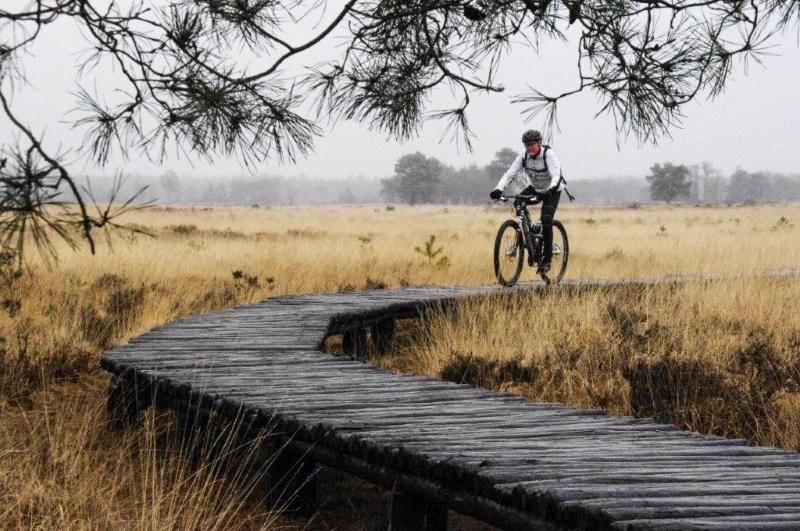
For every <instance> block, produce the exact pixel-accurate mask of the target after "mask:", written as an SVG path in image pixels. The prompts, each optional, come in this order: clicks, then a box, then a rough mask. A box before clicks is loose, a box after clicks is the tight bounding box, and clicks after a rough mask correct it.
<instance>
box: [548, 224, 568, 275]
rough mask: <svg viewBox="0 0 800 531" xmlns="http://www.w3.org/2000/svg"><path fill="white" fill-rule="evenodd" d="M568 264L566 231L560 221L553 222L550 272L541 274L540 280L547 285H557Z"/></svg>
mask: <svg viewBox="0 0 800 531" xmlns="http://www.w3.org/2000/svg"><path fill="white" fill-rule="evenodd" d="M568 262H569V240H568V239H567V230H566V229H565V228H564V225H562V224H561V222H560V221H558V220H554V221H553V260H552V262H550V271H549V272H548V273H547V274H543V275H542V278H543V279H544V281H545V282H547V283H548V284H558V283H559V282H561V279H562V278H563V277H564V272H565V271H566V270H567V263H568Z"/></svg>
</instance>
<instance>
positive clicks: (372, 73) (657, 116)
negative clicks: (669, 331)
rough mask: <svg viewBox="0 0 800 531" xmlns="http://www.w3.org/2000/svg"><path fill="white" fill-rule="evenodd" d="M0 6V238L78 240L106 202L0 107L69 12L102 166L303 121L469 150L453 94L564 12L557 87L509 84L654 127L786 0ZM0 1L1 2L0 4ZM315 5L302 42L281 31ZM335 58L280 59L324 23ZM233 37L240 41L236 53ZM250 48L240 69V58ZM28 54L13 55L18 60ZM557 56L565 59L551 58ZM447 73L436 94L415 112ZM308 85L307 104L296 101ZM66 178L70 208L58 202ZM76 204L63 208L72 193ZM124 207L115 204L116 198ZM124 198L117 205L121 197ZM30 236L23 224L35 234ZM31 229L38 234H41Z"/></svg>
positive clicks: (107, 213)
mask: <svg viewBox="0 0 800 531" xmlns="http://www.w3.org/2000/svg"><path fill="white" fill-rule="evenodd" d="M17 3H18V4H19V5H22V7H20V8H18V9H12V8H8V7H0V103H1V104H2V110H3V111H4V112H5V114H6V116H7V117H8V119H9V120H10V122H11V123H12V124H13V126H14V127H15V128H16V129H17V130H18V133H19V136H20V138H21V141H20V142H21V143H20V145H19V146H16V147H4V148H3V155H2V159H3V160H2V163H0V216H2V218H1V219H0V237H2V242H3V245H4V246H9V245H12V244H13V243H14V242H16V245H18V246H19V245H21V242H22V241H23V238H24V235H25V233H26V231H28V230H33V234H34V236H35V235H36V234H37V232H36V231H38V234H39V236H38V238H39V241H42V238H45V239H46V238H47V234H49V233H50V231H55V233H56V234H58V235H60V236H62V237H64V238H67V239H68V241H73V242H74V241H75V240H72V239H70V238H71V235H72V234H74V233H75V232H76V231H75V230H74V229H73V227H75V228H77V233H78V234H80V235H82V236H83V237H84V238H85V239H86V240H87V241H88V242H89V244H90V246H92V248H94V236H93V234H94V231H96V230H97V229H100V228H107V227H108V226H110V225H111V224H112V223H113V220H114V219H116V216H117V215H118V214H119V213H120V209H119V208H104V209H100V210H98V211H96V212H95V211H93V210H91V208H90V206H89V200H90V197H89V195H88V194H87V193H86V190H83V189H82V188H81V187H80V186H78V184H77V183H76V182H75V179H74V178H73V177H72V175H71V174H70V172H69V171H68V164H67V163H66V162H65V160H66V159H65V155H66V154H65V153H58V152H53V151H52V150H51V149H50V148H49V147H48V146H45V145H44V143H43V141H42V139H41V138H40V137H37V136H36V135H35V134H34V133H33V132H32V129H31V128H30V127H29V126H27V125H26V123H25V121H24V120H23V118H22V117H20V116H18V115H17V114H16V111H15V110H14V108H13V105H12V103H13V101H12V95H13V91H14V87H15V85H17V84H18V82H19V81H21V80H22V79H24V62H25V60H26V59H29V58H26V56H25V55H24V53H23V52H24V51H25V50H26V49H27V48H28V47H30V46H32V45H33V43H35V41H36V40H37V39H38V38H39V37H40V36H41V35H42V34H43V32H45V31H47V30H48V26H50V25H51V24H53V23H54V22H55V21H56V20H71V21H72V22H73V23H74V24H76V25H77V26H78V27H79V28H80V29H81V34H82V35H83V36H84V37H85V39H87V40H88V45H89V48H90V50H91V52H90V53H89V55H88V56H87V57H85V58H84V60H83V61H82V63H81V65H80V66H81V68H82V69H83V70H84V71H85V73H86V74H88V73H91V72H92V71H93V69H94V68H95V67H96V65H97V64H98V63H100V62H101V61H110V62H112V63H113V64H114V65H115V67H116V71H117V72H118V73H119V79H118V80H117V81H118V83H119V84H118V86H117V91H116V92H115V94H117V95H120V94H121V95H122V98H121V99H119V98H117V100H118V101H116V102H115V103H113V104H106V103H104V99H103V98H102V97H100V96H98V95H94V94H90V93H89V92H88V91H85V90H79V91H78V92H77V101H76V107H77V109H78V110H80V111H81V112H82V114H81V115H80V116H78V117H76V119H75V123H76V125H77V126H80V127H82V128H83V130H84V132H85V137H84V141H83V142H82V146H83V148H82V150H81V151H80V152H79V155H81V156H83V157H91V158H92V159H93V160H94V161H95V162H97V163H99V164H101V165H102V164H105V163H106V162H107V161H108V159H109V155H110V154H111V152H112V150H114V149H117V150H119V151H120V152H121V153H123V154H127V153H129V152H130V150H141V151H143V152H144V153H146V154H147V155H148V156H149V157H151V158H153V159H155V160H160V159H162V158H163V157H164V153H165V150H166V148H167V147H168V146H170V145H177V146H180V148H181V149H184V150H186V151H187V152H192V153H194V154H199V155H202V156H206V157H209V158H211V157H214V156H217V155H236V156H238V157H239V158H240V159H241V160H242V161H243V163H244V164H252V163H254V162H257V161H261V160H264V159H267V158H272V157H277V158H283V159H290V160H292V159H294V158H295V157H296V156H297V155H303V154H305V153H307V152H308V151H309V150H310V149H311V148H312V145H313V141H314V138H315V136H316V135H318V133H319V132H320V131H319V128H318V126H317V121H318V120H319V119H321V118H328V119H334V120H335V119H338V118H345V119H353V120H357V121H359V122H362V123H365V124H366V125H367V126H369V127H370V128H372V129H377V130H380V131H384V132H387V133H389V134H391V135H394V136H396V137H398V138H407V137H410V136H413V135H414V134H416V133H417V131H418V130H419V127H420V125H421V124H422V123H423V122H424V121H425V120H428V119H434V120H443V121H444V123H445V131H446V132H447V133H449V134H451V135H453V136H455V137H456V138H458V139H460V140H461V141H462V142H464V143H466V144H467V146H469V143H470V139H471V138H472V132H471V131H470V129H469V123H468V119H467V110H468V107H469V104H470V101H471V98H472V97H473V96H474V95H475V94H477V93H482V92H499V91H502V90H503V87H502V84H501V80H499V79H497V73H498V66H499V64H500V61H501V59H502V57H503V56H504V55H505V54H507V53H508V52H509V50H510V49H511V47H512V45H516V44H520V45H527V46H530V47H531V49H532V50H533V51H534V52H535V50H536V48H537V45H538V43H539V42H541V41H542V40H543V39H565V38H566V37H565V35H566V33H567V31H568V28H569V26H570V25H577V26H576V27H577V31H579V35H580V36H579V38H578V39H577V40H576V42H575V45H576V55H575V58H576V65H570V66H569V68H571V69H572V68H575V66H577V68H575V72H576V83H575V87H574V89H572V90H570V91H567V92H565V93H562V94H553V95H546V94H543V93H541V92H539V91H537V90H536V89H535V88H533V87H532V88H531V92H530V93H528V94H522V95H518V96H517V97H516V100H515V101H518V102H521V103H523V104H524V105H525V110H526V112H528V113H529V114H530V115H532V116H536V115H539V114H540V113H541V114H542V117H543V119H544V122H545V124H546V125H548V126H549V127H553V126H557V121H556V117H557V114H556V111H557V107H558V105H559V104H560V103H561V102H562V100H564V99H566V98H568V97H569V96H570V95H573V94H577V93H579V92H583V91H587V90H589V91H594V92H596V93H597V95H598V96H599V99H600V101H601V105H600V108H599V111H598V112H599V113H608V114H610V115H611V116H613V118H614V120H615V122H616V127H617V131H618V133H619V137H620V138H626V137H634V138H636V139H638V140H640V141H652V142H654V141H656V140H657V139H658V138H660V137H661V136H662V135H664V134H668V133H669V131H670V129H671V128H672V127H673V126H675V125H676V124H678V123H679V122H680V119H681V110H682V108H683V106H684V105H685V104H686V103H688V102H689V101H692V100H693V99H695V98H697V97H701V96H702V97H713V96H715V95H717V94H719V93H720V91H721V90H722V89H723V87H724V86H725V84H726V82H727V80H728V76H729V74H730V72H731V71H732V68H733V67H734V65H735V62H736V60H737V58H738V59H740V60H741V61H743V62H744V64H745V65H746V64H747V62H749V61H759V60H760V57H761V55H762V54H763V53H764V52H765V51H766V50H767V48H768V46H769V45H770V38H771V37H772V36H774V35H775V33H776V32H780V31H785V30H788V29H792V28H795V29H796V28H797V26H798V20H800V1H799V0H744V1H740V0H556V1H552V0H468V1H467V0H349V1H344V0H340V1H339V2H333V1H331V2H328V1H325V0H309V1H302V0H124V1H123V0H103V1H101V0H30V1H28V2H27V3H25V2H23V1H22V0H20V1H19V2H17ZM6 5H8V3H7V2H3V6H6ZM310 17H316V18H317V19H324V20H325V22H324V23H320V24H317V25H316V26H315V28H316V29H315V33H314V34H313V35H312V36H311V37H309V38H308V39H307V40H304V41H302V42H296V40H295V38H293V36H294V35H295V34H296V31H295V29H296V28H297V27H298V26H299V25H302V24H306V25H308V24H307V21H308V20H311V18H310ZM332 36H337V37H339V38H341V39H343V42H344V45H343V46H342V48H341V50H340V52H339V53H337V56H336V57H335V58H333V59H332V60H331V61H329V62H326V63H323V64H317V65H313V66H312V65H308V64H306V66H312V68H311V69H310V73H309V75H308V76H307V77H306V78H304V79H302V80H292V79H286V78H285V76H284V75H283V74H282V68H283V67H284V66H285V65H286V64H287V62H288V61H290V60H296V61H301V63H300V64H304V63H302V61H303V57H304V54H305V52H307V51H308V50H309V49H310V48H312V47H314V46H315V45H317V44H319V43H320V42H322V41H323V40H325V39H326V38H328V37H332ZM243 50H244V52H243ZM243 56H245V57H248V58H252V57H257V58H258V59H257V60H256V61H252V63H254V64H255V66H253V65H250V64H248V61H244V60H242V59H241V58H242V57H243ZM29 60H30V59H29ZM565 68H566V66H565ZM439 87H448V88H450V89H451V90H452V91H453V92H454V94H456V98H455V104H454V105H453V108H450V109H445V110H439V111H435V110H431V109H429V108H428V105H429V97H430V95H431V93H432V91H434V90H436V89H437V88H439ZM310 98H311V99H313V101H315V102H316V103H317V105H316V106H315V109H314V110H311V111H309V110H307V107H305V106H304V104H305V103H306V102H307V101H309V99H310ZM65 191H69V195H70V197H72V198H73V199H71V201H73V203H72V204H71V205H66V204H65V203H64V192H65ZM75 201H76V202H77V206H76V207H75V206H73V205H74V202H75ZM132 205H133V203H126V207H125V208H131V207H132ZM125 208H123V209H122V210H123V211H124V210H125ZM35 237H36V236H35ZM46 241H49V240H46Z"/></svg>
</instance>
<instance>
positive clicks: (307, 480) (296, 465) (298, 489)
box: [267, 447, 318, 516]
mask: <svg viewBox="0 0 800 531" xmlns="http://www.w3.org/2000/svg"><path fill="white" fill-rule="evenodd" d="M317 471H318V467H317V464H316V463H315V462H314V461H313V460H312V459H311V458H309V457H308V456H306V455H303V454H300V453H298V452H296V451H291V450H290V449H288V448H285V447H284V448H282V449H280V450H278V451H277V453H275V454H274V456H273V457H272V459H271V461H270V463H269V468H268V470H267V476H268V480H269V481H268V487H267V488H268V494H267V500H268V503H269V504H270V506H269V507H268V509H270V510H274V509H275V510H280V511H282V512H290V513H294V514H297V515H304V516H309V515H311V514H313V513H314V510H315V509H316V501H317V500H316V497H317V481H316V478H317Z"/></svg>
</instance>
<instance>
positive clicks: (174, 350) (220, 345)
mask: <svg viewBox="0 0 800 531" xmlns="http://www.w3.org/2000/svg"><path fill="white" fill-rule="evenodd" d="M770 275H771V276H789V275H791V276H794V275H797V271H795V270H784V271H778V272H773V273H771V274H770ZM720 277H721V276H718V277H715V278H720ZM705 278H706V279H707V278H708V277H705ZM686 280H687V278H686V277H680V278H678V277H676V278H672V279H663V278H662V279H641V280H625V281H572V282H567V283H565V284H564V285H563V286H560V287H557V288H556V289H598V288H602V287H608V286H615V285H620V284H623V283H624V284H641V285H646V284H654V283H661V282H665V281H666V282H670V281H674V282H683V281H686ZM695 280H701V279H700V278H695ZM542 289H551V288H545V287H544V286H543V284H541V283H530V284H526V285H522V286H519V287H518V288H515V289H511V290H510V289H508V288H501V287H499V286H477V287H439V286H423V287H415V288H404V289H393V290H379V291H369V292H358V293H344V294H329V295H301V296H284V297H275V298H271V299H268V300H266V301H264V302H261V303H257V304H251V305H247V306H242V307H238V308H233V309H230V310H224V311H220V312H217V313H214V314H209V315H202V316H194V317H186V318H182V319H178V320H176V321H174V322H172V323H169V324H167V325H165V326H162V327H159V328H156V329H154V330H152V331H150V332H148V333H146V334H144V335H142V336H140V337H137V338H135V339H133V340H131V341H130V342H129V343H128V344H127V345H124V346H121V347H118V348H115V349H113V350H111V351H109V352H107V353H106V354H105V355H104V356H103V358H102V360H101V365H102V367H103V368H104V369H106V370H107V371H109V372H111V373H113V374H114V377H115V379H114V381H115V386H114V387H113V388H112V390H111V392H110V394H109V411H110V412H111V414H112V415H113V417H114V418H115V419H116V420H117V421H118V422H122V423H125V422H134V421H135V420H136V418H137V417H138V415H139V414H140V412H141V411H142V410H143V409H145V408H146V407H148V406H149V405H151V404H152V403H153V402H155V403H156V404H157V405H158V406H160V407H167V408H175V409H180V410H187V409H188V410H190V411H194V412H199V413H201V414H207V413H208V412H210V411H215V412H217V414H221V415H223V416H225V417H228V418H231V419H234V418H240V419H242V418H243V419H244V421H245V423H246V425H247V426H248V427H249V428H251V429H253V430H257V429H261V428H265V427H272V430H273V434H274V437H275V438H276V439H277V440H278V442H279V443H280V444H286V445H287V448H289V449H290V452H288V455H291V456H293V459H294V460H295V461H297V462H298V463H299V462H302V463H305V465H303V466H306V465H307V466H306V468H303V470H306V471H308V470H313V464H314V463H319V464H323V465H326V466H330V467H334V468H337V469H341V470H344V471H347V472H349V473H352V474H354V475H356V476H358V477H361V478H363V479H366V480H368V481H371V482H374V483H378V484H381V485H384V486H387V487H389V488H392V489H394V490H395V491H397V493H398V497H397V498H396V502H395V503H394V505H395V507H394V517H395V518H396V521H395V524H396V525H393V529H402V528H407V529H418V528H426V529H437V528H442V527H443V526H444V525H445V523H446V510H447V508H448V507H449V508H451V509H454V510H456V511H458V512H462V513H464V514H468V515H471V516H474V517H477V518H479V519H482V520H484V521H487V522H489V523H493V524H496V525H499V526H501V527H505V528H508V529H547V530H550V529H565V528H582V529H687V528H695V529H800V455H798V454H797V453H795V452H791V451H787V450H782V449H777V448H766V447H752V446H749V445H748V444H747V443H746V442H745V441H742V440H731V439H725V438H722V437H713V436H703V435H699V434H697V433H692V432H686V431H682V430H679V429H677V428H676V427H674V426H671V425H666V424H659V423H656V422H654V421H653V420H651V419H636V418H632V417H616V416H607V415H605V414H603V413H602V412H600V411H586V410H579V409H575V408H570V407H566V406H563V405H559V404H544V403H535V402H531V401H529V400H526V399H523V398H521V397H518V396H515V395H511V394H508V393H500V392H494V391H489V390H483V389H475V388H472V387H470V386H468V385H464V384H455V383H451V382H443V381H438V380H435V379H432V378H426V377H420V376H414V375H408V374H395V373H391V372H388V371H384V370H380V369H377V368H375V367H374V366H372V365H369V364H365V363H361V362H358V361H352V360H349V359H346V358H334V357H332V356H330V355H328V354H326V353H324V352H322V350H321V346H322V345H323V343H324V341H325V339H326V338H327V337H329V336H331V335H337V334H343V335H344V340H343V346H344V347H345V348H346V349H348V350H349V351H351V352H354V353H358V352H359V351H361V350H363V349H364V347H365V344H366V341H367V339H368V338H371V340H372V341H374V342H375V345H376V346H377V347H378V348H379V349H381V348H386V347H387V346H388V345H389V344H390V343H391V340H392V336H393V333H394V322H395V320H396V319H401V318H409V317H418V316H420V315H421V314H422V312H424V310H425V309H426V308H429V307H431V306H432V305H437V304H453V303H455V302H457V301H459V300H463V299H465V298H468V297H476V296H482V295H487V294H498V295H503V294H510V293H515V292H517V291H519V290H542ZM367 331H369V333H368V332H367ZM298 470H300V468H298ZM299 475H300V476H302V474H299ZM443 515H444V516H443Z"/></svg>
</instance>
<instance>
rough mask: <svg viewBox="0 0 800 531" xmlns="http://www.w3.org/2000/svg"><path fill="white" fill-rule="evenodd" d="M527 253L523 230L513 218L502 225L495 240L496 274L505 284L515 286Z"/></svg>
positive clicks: (502, 283) (501, 282) (500, 281)
mask: <svg viewBox="0 0 800 531" xmlns="http://www.w3.org/2000/svg"><path fill="white" fill-rule="evenodd" d="M524 255H525V246H524V245H523V239H522V231H521V230H520V228H519V224H518V223H517V222H516V221H514V220H513V219H509V220H506V221H505V222H503V224H502V225H500V229H498V231H497V237H496V238H495V240H494V274H495V276H497V281H498V282H499V283H500V284H501V285H503V286H513V285H514V284H516V283H517V280H519V275H520V273H521V272H522V262H523V259H524Z"/></svg>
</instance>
